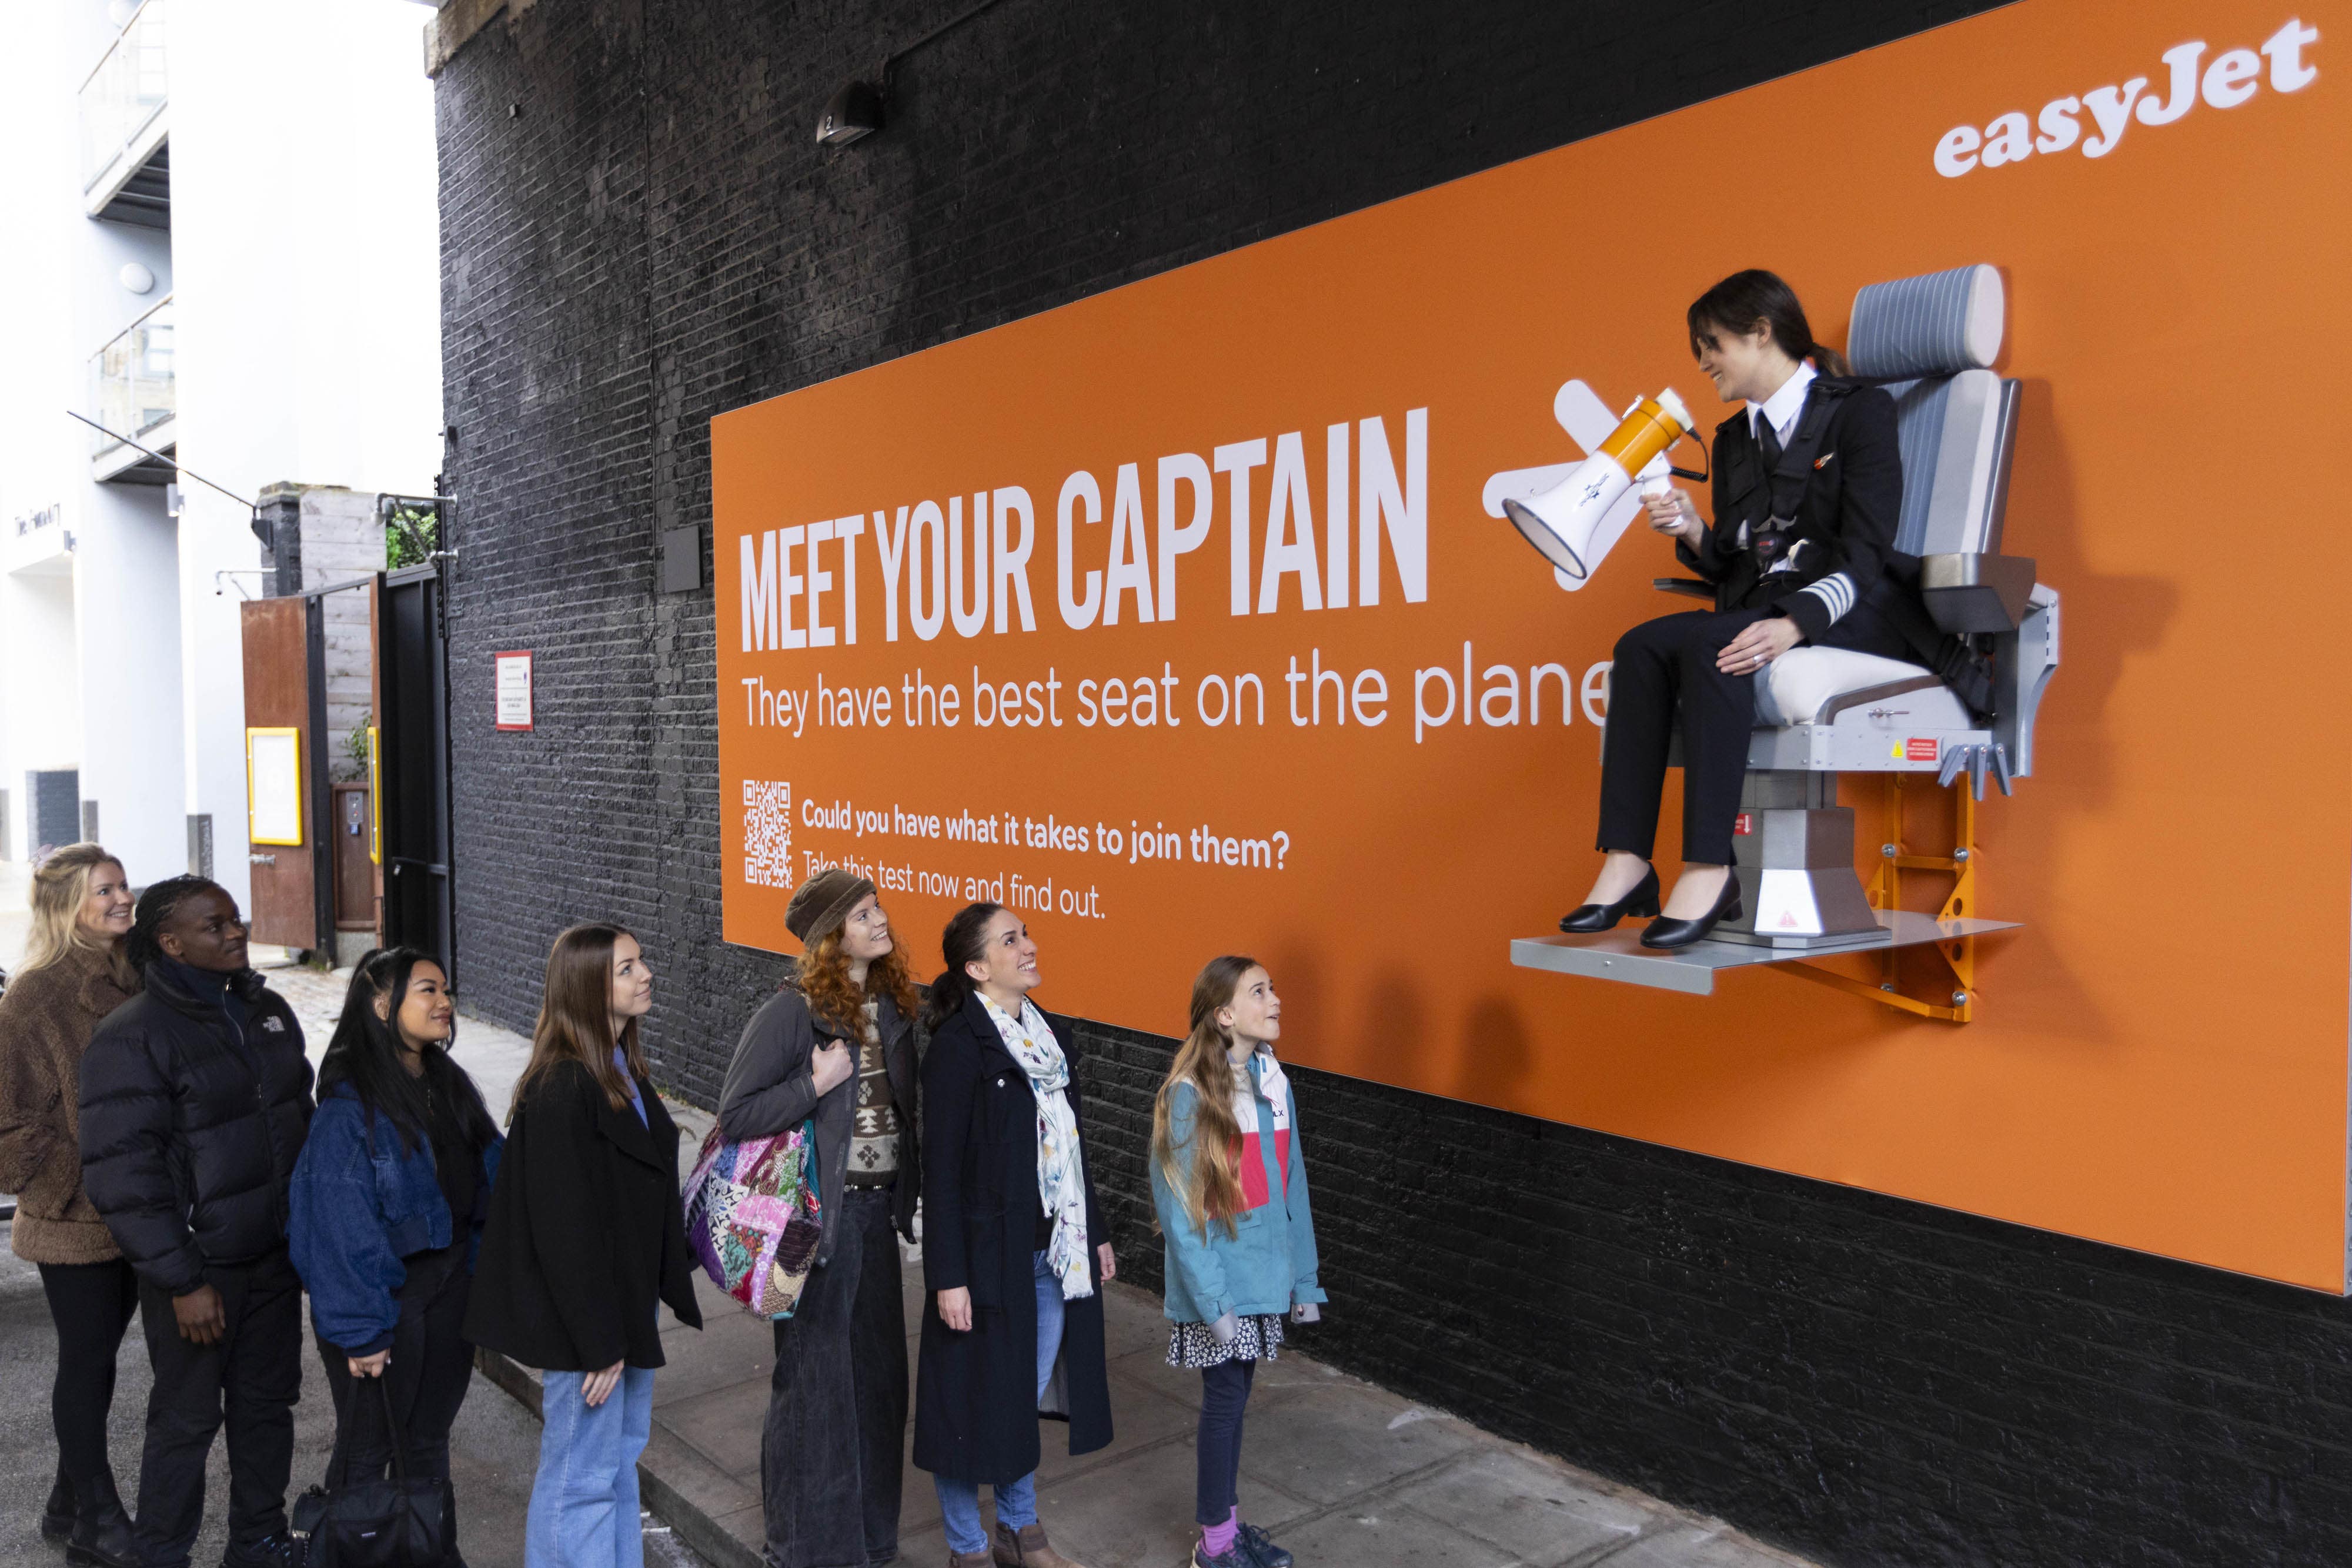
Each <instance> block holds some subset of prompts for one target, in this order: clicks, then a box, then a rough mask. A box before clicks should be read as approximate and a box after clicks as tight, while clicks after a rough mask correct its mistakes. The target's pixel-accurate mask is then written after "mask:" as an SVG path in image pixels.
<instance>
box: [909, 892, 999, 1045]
mask: <svg viewBox="0 0 2352 1568" xmlns="http://www.w3.org/2000/svg"><path fill="white" fill-rule="evenodd" d="M1003 907H1004V905H1003V904H985V903H982V904H965V905H964V906H963V907H962V908H961V909H960V910H958V911H957V912H956V917H955V918H954V919H953V920H950V921H949V922H948V928H947V929H946V930H944V931H942V932H940V957H942V958H944V959H946V960H947V964H948V967H947V969H946V971H945V972H944V973H943V974H941V975H940V977H939V978H938V979H936V980H933V981H932V982H931V994H930V995H929V997H928V998H925V999H924V1002H923V1028H924V1029H925V1030H937V1029H938V1028H939V1027H940V1025H941V1024H943V1023H945V1022H947V1021H948V1019H951V1018H953V1017H955V1015H956V1014H957V1013H959V1012H961V1011H962V1010H963V1004H964V1001H965V999H966V998H969V997H970V996H971V991H972V985H971V976H970V975H967V974H965V973H964V972H963V967H964V966H965V965H966V964H977V963H979V962H981V961H982V959H984V958H985V957H986V956H988V923H989V922H990V921H992V920H993V919H995V918H996V916H997V913H998V911H1000V910H1002V909H1003Z"/></svg>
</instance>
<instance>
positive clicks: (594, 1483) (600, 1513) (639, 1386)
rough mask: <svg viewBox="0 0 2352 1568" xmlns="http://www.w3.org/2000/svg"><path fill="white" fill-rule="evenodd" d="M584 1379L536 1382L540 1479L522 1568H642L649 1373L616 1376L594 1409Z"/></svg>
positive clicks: (641, 1369) (562, 1376) (568, 1375)
mask: <svg viewBox="0 0 2352 1568" xmlns="http://www.w3.org/2000/svg"><path fill="white" fill-rule="evenodd" d="M587 1378H588V1375H587V1374H586V1373H583V1372H548V1373H542V1374H541V1375H540V1409H541V1414H542V1415H543V1416H545V1421H544V1423H543V1425H542V1426H541V1429H540V1435H539V1475H538V1478H537V1479H534V1480H533V1481H532V1482H531V1485H530V1518H529V1520H528V1521H527V1522H526V1523H525V1524H524V1526H523V1537H522V1560H523V1563H524V1568H645V1561H646V1542H645V1536H644V1534H643V1532H642V1531H641V1530H640V1528H639V1526H640V1520H639V1517H638V1511H637V1456H638V1455H639V1454H641V1453H643V1452H645V1448H646V1438H648V1437H651V1436H652V1435H653V1428H654V1373H653V1368H651V1367H649V1366H629V1367H624V1368H622V1370H621V1382H620V1386H618V1387H616V1388H614V1390H613V1392H612V1393H611V1394H610V1395H608V1396H606V1397H605V1400H604V1403H603V1404H602V1405H599V1406H596V1407H595V1408H594V1409H593V1410H591V1409H590V1408H589V1407H588V1400H587V1397H586V1396H585V1394H584V1393H583V1389H582V1385H583V1384H584V1383H586V1382H587Z"/></svg>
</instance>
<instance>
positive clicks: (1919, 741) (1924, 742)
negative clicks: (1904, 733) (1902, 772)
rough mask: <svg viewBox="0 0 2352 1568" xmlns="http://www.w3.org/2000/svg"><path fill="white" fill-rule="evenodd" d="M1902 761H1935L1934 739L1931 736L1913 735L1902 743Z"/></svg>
mask: <svg viewBox="0 0 2352 1568" xmlns="http://www.w3.org/2000/svg"><path fill="white" fill-rule="evenodd" d="M1903 760H1904V761H1906V762H1933V761H1935V760H1936V737H1934V736H1932V735H1915V736H1913V737H1911V738H1910V739H1909V740H1906V741H1905V742H1904V743H1903Z"/></svg>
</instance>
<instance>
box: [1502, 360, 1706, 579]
mask: <svg viewBox="0 0 2352 1568" xmlns="http://www.w3.org/2000/svg"><path fill="white" fill-rule="evenodd" d="M1604 406H1606V405H1604ZM1690 430H1691V416H1690V410H1689V409H1687V408H1685V407H1684V406H1683V400H1682V399H1681V398H1679V397H1676V396H1675V392H1674V389H1673V388H1672V387H1669V388H1667V389H1666V390H1665V391H1664V392H1660V393H1659V394H1658V395H1657V396H1656V397H1655V398H1654V399H1653V398H1646V397H1645V398H1637V399H1635V400H1634V402H1633V407H1631V408H1629V409H1627V410H1626V411H1625V415H1624V417H1623V418H1622V419H1621V420H1619V421H1618V423H1617V428H1616V430H1614V431H1613V432H1612V433H1611V434H1610V436H1609V439H1608V440H1606V441H1604V442H1602V443H1601V447H1600V450H1598V451H1596V452H1595V453H1593V455H1591V456H1590V457H1588V458H1586V459H1585V460H1584V461H1583V462H1581V463H1580V464H1578V465H1576V466H1575V467H1574V468H1573V469H1571V470H1570V473H1569V476H1568V477H1567V478H1565V479H1562V480H1561V481H1560V482H1559V484H1557V485H1554V486H1552V487H1551V488H1550V489H1549V490H1545V491H1543V492H1541V493H1540V494H1538V495H1535V496H1530V497H1528V499H1526V500H1524V501H1517V500H1507V501H1505V502H1504V503H1503V515H1504V516H1505V517H1508V518H1510V520H1511V526H1512V527H1513V528H1517V529H1518V530H1519V533H1520V534H1521V536H1522V537H1524V538H1526V539H1527V541H1528V543H1529V544H1531V545H1533V546H1535V547H1536V549H1537V550H1538V553H1540V554H1541V555H1542V556H1543V558H1544V559H1546V560H1548V561H1549V562H1551V563H1552V565H1553V566H1555V567H1557V568H1559V570H1561V571H1562V572H1564V573H1566V574H1567V575H1568V576H1569V577H1571V578H1575V579H1577V580H1583V579H1584V578H1586V577H1588V576H1590V575H1591V570H1592V565H1593V564H1594V563H1593V549H1592V536H1593V534H1594V533H1595V532H1596V531H1597V530H1598V529H1599V528H1600V527H1601V524H1602V523H1603V522H1605V521H1606V520H1607V519H1608V517H1609V514H1610V512H1611V511H1612V509H1613V508H1614V507H1616V505H1617V503H1618V501H1619V499H1620V498H1621V497H1623V496H1624V494H1625V492H1626V491H1627V490H1629V489H1631V488H1632V487H1633V483H1634V480H1635V478H1636V477H1637V476H1639V477H1641V478H1642V479H1643V481H1644V484H1643V488H1644V491H1645V492H1649V491H1654V490H1657V489H1660V488H1663V487H1664V485H1665V483H1666V479H1667V477H1668V475H1669V474H1670V472H1671V470H1670V469H1668V468H1667V467H1666V466H1665V465H1664V457H1665V454H1666V449H1667V448H1668V447H1670V446H1672V445H1674V444H1675V442H1677V441H1680V440H1681V439H1682V438H1683V437H1684V436H1685V435H1687V434H1690ZM1653 466H1654V472H1647V473H1645V472H1644V471H1645V470H1651V469H1653Z"/></svg>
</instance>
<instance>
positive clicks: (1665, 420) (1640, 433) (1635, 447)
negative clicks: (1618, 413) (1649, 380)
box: [1600, 397, 1690, 478]
mask: <svg viewBox="0 0 2352 1568" xmlns="http://www.w3.org/2000/svg"><path fill="white" fill-rule="evenodd" d="M1687 434H1690V433H1689V432H1688V431H1687V430H1685V429H1684V428H1683V425H1682V423H1681V422H1680V421H1679V420H1677V419H1675V416H1674V415H1673V414H1670V413H1667V412H1666V411H1665V410H1664V408H1662V407H1660V406H1659V405H1658V403H1657V402H1655V400H1654V399H1651V398H1646V397H1645V398H1642V399H1639V400H1637V401H1636V402H1634V404H1633V411H1632V412H1631V413H1627V414H1626V415H1625V417H1624V419H1623V420H1622V421H1621V422H1620V423H1618V426H1617V428H1616V429H1615V430H1613V431H1612V432H1611V433H1610V434H1609V439H1608V440H1606V441H1604V442H1602V443H1601V454H1600V455H1601V456H1603V457H1607V458H1609V459H1611V460H1612V461H1613V462H1614V463H1615V464H1616V465H1617V466H1618V467H1620V468H1622V469H1623V470H1624V471H1625V474H1626V476H1627V477H1629V478H1630V477H1632V476H1635V475H1638V474H1639V473H1641V472H1642V470H1643V469H1644V468H1647V467H1648V466H1649V465H1650V464H1651V462H1652V460H1653V459H1654V458H1655V457H1656V456H1657V455H1658V454H1660V453H1661V452H1664V450H1665V449H1666V448H1667V447H1669V446H1672V445H1673V444H1675V442H1677V441H1679V440H1681V439H1682V438H1683V437H1684V436H1685V435H1687Z"/></svg>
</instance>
